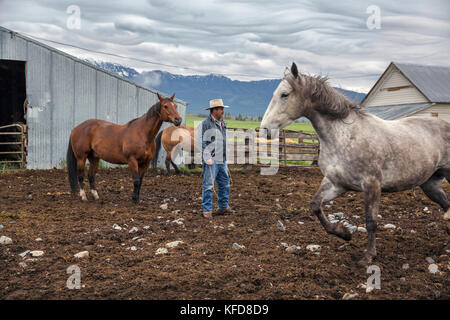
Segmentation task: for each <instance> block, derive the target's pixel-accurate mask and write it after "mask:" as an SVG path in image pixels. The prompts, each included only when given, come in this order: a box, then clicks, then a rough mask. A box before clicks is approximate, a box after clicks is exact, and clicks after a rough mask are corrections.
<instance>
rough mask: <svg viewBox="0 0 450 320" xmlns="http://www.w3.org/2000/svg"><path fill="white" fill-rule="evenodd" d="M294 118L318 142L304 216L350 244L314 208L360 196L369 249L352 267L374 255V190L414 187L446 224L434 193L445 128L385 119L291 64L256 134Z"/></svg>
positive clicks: (447, 147) (448, 168) (449, 215)
mask: <svg viewBox="0 0 450 320" xmlns="http://www.w3.org/2000/svg"><path fill="white" fill-rule="evenodd" d="M302 116H304V117H306V118H308V119H309V120H310V121H311V123H312V125H313V127H314V129H315V130H316V132H317V134H318V136H319V141H320V156H319V167H320V169H321V171H322V173H323V175H324V178H323V180H322V183H321V185H320V187H319V189H318V190H317V192H316V194H315V195H314V197H313V199H312V201H311V210H312V212H314V214H315V215H317V217H318V218H319V220H320V222H321V224H322V225H323V227H324V228H325V230H326V231H327V232H328V233H331V234H334V235H336V236H338V237H340V238H342V239H344V240H350V239H351V233H350V231H349V230H348V229H347V228H346V227H345V226H343V225H342V224H340V223H339V224H332V223H330V222H329V221H328V219H327V217H326V216H325V214H324V213H323V211H322V204H323V203H324V202H327V201H331V200H332V199H334V198H336V197H338V196H340V195H342V194H344V193H345V192H347V191H350V190H351V191H359V192H363V193H364V201H365V211H366V227H367V231H368V240H369V246H368V249H367V251H366V253H365V254H364V256H363V258H362V259H361V260H360V261H359V263H360V264H362V265H367V264H369V263H370V262H371V261H372V258H373V257H375V256H376V245H375V232H376V229H377V216H378V210H379V205H380V194H381V192H396V191H402V190H407V189H411V188H414V187H415V186H420V187H421V188H422V190H423V191H424V192H425V194H426V195H427V196H428V197H429V198H430V199H431V200H432V201H434V202H436V203H437V204H439V205H440V206H441V207H442V209H443V210H444V213H445V214H444V219H445V220H450V210H449V207H450V202H449V199H448V198H447V195H446V194H445V192H444V191H443V190H442V182H443V180H444V179H447V181H449V182H450V123H447V122H445V121H442V120H438V119H432V118H430V119H425V118H418V117H409V118H404V119H400V120H393V121H385V120H383V119H380V118H378V117H376V116H374V115H371V114H370V113H368V112H366V111H364V110H363V109H360V107H359V106H357V105H356V104H355V103H353V102H351V101H350V100H348V99H347V98H346V97H345V96H344V95H343V94H341V93H338V92H336V91H335V90H334V89H333V88H331V87H330V86H328V85H327V84H326V78H325V77H320V76H319V77H312V76H306V75H302V74H300V73H299V72H298V70H297V66H296V65H295V63H293V64H292V67H291V70H289V69H288V68H286V71H285V76H284V79H283V80H282V81H281V83H280V85H279V86H278V88H277V89H276V90H275V92H274V94H273V97H272V100H271V101H270V104H269V106H268V108H267V110H266V113H265V114H264V118H263V120H262V122H261V128H265V129H281V128H283V127H285V126H287V125H288V124H289V123H291V122H292V121H294V120H295V119H298V118H299V117H302Z"/></svg>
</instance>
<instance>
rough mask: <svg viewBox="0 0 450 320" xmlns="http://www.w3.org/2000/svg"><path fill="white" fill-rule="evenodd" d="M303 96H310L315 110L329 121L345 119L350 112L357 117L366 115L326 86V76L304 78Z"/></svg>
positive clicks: (359, 108)
mask: <svg viewBox="0 0 450 320" xmlns="http://www.w3.org/2000/svg"><path fill="white" fill-rule="evenodd" d="M303 78H304V79H305V81H306V85H305V87H306V90H305V91H304V92H305V94H308V95H310V97H311V102H312V103H313V104H314V105H315V109H316V110H317V111H319V112H320V113H321V114H323V115H326V116H328V117H330V118H331V119H345V118H346V117H347V116H348V115H349V114H350V113H351V112H355V113H356V114H358V115H359V116H364V115H366V114H367V112H366V111H365V110H362V109H361V107H360V106H359V105H357V104H356V103H355V102H353V101H351V100H349V99H348V98H347V97H346V96H345V95H344V94H342V93H340V92H336V90H335V89H333V88H332V87H330V86H329V85H328V84H327V81H328V78H327V77H326V76H320V75H319V76H305V75H303Z"/></svg>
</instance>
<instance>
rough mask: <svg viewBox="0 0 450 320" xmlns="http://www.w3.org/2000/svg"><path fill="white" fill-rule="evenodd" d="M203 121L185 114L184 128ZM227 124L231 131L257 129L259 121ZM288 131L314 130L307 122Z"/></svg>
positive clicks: (233, 121) (298, 124) (292, 126)
mask: <svg viewBox="0 0 450 320" xmlns="http://www.w3.org/2000/svg"><path fill="white" fill-rule="evenodd" d="M203 119H205V118H204V117H197V116H193V115H190V114H186V126H188V127H193V126H194V122H196V121H198V122H200V121H202V120H203ZM225 122H226V123H227V127H228V128H230V129H231V128H232V129H254V128H257V127H259V125H260V122H259V121H238V120H225ZM286 129H288V130H295V131H306V132H310V133H313V132H314V128H313V127H312V125H311V123H309V122H299V123H292V124H290V125H288V126H287V127H286Z"/></svg>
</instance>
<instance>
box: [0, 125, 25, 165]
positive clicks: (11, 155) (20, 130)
mask: <svg viewBox="0 0 450 320" xmlns="http://www.w3.org/2000/svg"><path fill="white" fill-rule="evenodd" d="M26 131H27V126H26V125H25V124H23V123H13V124H9V125H6V126H2V127H0V169H3V168H5V167H6V166H7V165H8V164H11V167H15V166H14V164H17V165H18V167H19V168H21V169H22V168H25V165H26V154H27V152H26V149H27V132H26ZM8 167H10V166H8Z"/></svg>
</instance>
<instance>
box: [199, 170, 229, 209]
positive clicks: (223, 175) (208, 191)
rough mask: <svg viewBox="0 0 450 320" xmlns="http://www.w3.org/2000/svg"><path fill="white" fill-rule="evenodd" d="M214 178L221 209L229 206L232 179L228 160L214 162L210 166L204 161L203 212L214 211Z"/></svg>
mask: <svg viewBox="0 0 450 320" xmlns="http://www.w3.org/2000/svg"><path fill="white" fill-rule="evenodd" d="M214 180H215V181H216V182H217V197H218V203H219V209H226V208H228V198H229V196H230V179H229V177H228V170H227V164H226V162H224V163H215V162H213V164H212V165H211V166H209V165H207V164H206V163H205V162H204V161H203V190H202V206H203V212H205V211H212V205H213V203H212V199H213V188H214Z"/></svg>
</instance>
